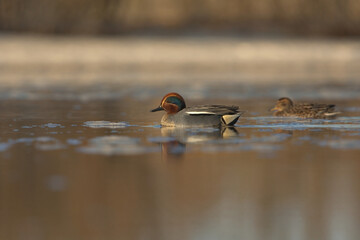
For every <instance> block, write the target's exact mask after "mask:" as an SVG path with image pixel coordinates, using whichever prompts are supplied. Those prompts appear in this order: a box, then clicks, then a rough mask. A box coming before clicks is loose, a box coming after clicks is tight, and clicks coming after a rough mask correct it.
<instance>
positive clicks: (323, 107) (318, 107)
mask: <svg viewBox="0 0 360 240" xmlns="http://www.w3.org/2000/svg"><path fill="white" fill-rule="evenodd" d="M297 108H299V109H304V111H313V112H322V113H325V112H333V111H334V110H335V105H334V104H322V103H302V104H298V106H297Z"/></svg>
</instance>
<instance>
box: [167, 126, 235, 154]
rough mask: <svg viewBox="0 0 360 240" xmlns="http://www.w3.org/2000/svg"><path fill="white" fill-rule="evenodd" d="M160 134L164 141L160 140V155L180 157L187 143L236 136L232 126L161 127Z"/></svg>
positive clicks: (199, 142) (198, 142) (200, 142)
mask: <svg viewBox="0 0 360 240" xmlns="http://www.w3.org/2000/svg"><path fill="white" fill-rule="evenodd" d="M161 135H162V137H163V139H165V140H166V141H161V142H160V144H161V147H162V156H163V157H165V159H166V158H167V156H169V155H171V156H176V157H180V156H182V155H183V154H184V153H185V152H186V145H187V144H190V145H191V144H202V143H206V142H210V141H213V140H218V139H223V138H231V137H237V136H238V132H237V130H236V129H235V128H234V127H220V128H183V127H162V128H161Z"/></svg>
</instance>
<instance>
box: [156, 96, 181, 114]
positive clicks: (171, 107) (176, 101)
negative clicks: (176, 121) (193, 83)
mask: <svg viewBox="0 0 360 240" xmlns="http://www.w3.org/2000/svg"><path fill="white" fill-rule="evenodd" d="M184 108H186V105H185V101H184V98H183V97H182V96H180V94H178V93H174V92H172V93H168V94H166V95H165V97H163V99H162V100H161V103H160V106H159V107H157V108H155V109H153V110H151V112H157V111H161V110H165V111H166V112H167V113H168V114H172V113H177V112H179V111H181V110H183V109H184Z"/></svg>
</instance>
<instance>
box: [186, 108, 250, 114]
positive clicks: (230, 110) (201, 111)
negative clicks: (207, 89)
mask: <svg viewBox="0 0 360 240" xmlns="http://www.w3.org/2000/svg"><path fill="white" fill-rule="evenodd" d="M186 113H187V114H189V115H219V116H223V115H234V114H240V115H241V113H243V111H240V110H239V107H238V106H226V105H198V106H192V107H188V108H186Z"/></svg>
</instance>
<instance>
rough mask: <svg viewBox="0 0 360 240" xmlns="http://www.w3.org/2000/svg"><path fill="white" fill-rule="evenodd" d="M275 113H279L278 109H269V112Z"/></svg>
mask: <svg viewBox="0 0 360 240" xmlns="http://www.w3.org/2000/svg"><path fill="white" fill-rule="evenodd" d="M277 111H279V109H277V108H276V107H274V108H271V109H270V112H277Z"/></svg>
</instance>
